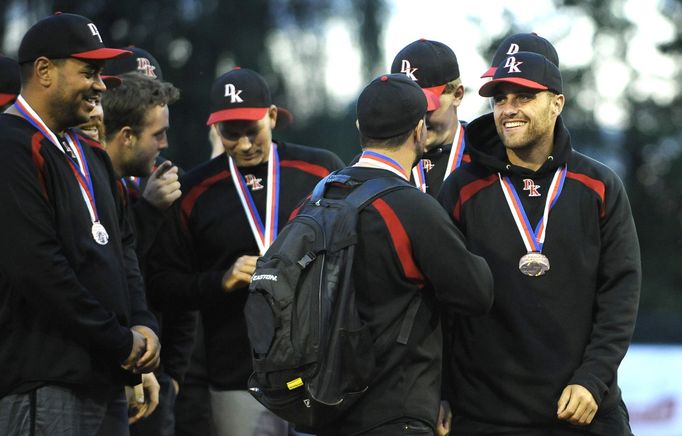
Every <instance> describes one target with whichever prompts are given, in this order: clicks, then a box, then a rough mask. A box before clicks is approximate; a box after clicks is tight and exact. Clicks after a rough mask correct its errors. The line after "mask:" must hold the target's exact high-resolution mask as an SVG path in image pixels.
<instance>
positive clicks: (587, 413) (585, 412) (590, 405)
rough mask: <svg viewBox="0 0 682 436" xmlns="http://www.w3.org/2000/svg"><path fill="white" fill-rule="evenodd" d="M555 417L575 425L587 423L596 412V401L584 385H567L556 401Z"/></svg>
mask: <svg viewBox="0 0 682 436" xmlns="http://www.w3.org/2000/svg"><path fill="white" fill-rule="evenodd" d="M557 405H558V408H557V417H558V418H559V419H561V420H564V421H568V422H570V423H571V424H575V425H588V424H590V423H591V422H592V419H594V415H595V414H596V413H597V409H598V408H599V406H597V402H596V401H594V397H593V396H592V394H591V393H590V391H588V390H587V389H585V388H584V387H582V386H580V385H568V386H566V387H565V388H564V391H563V392H562V393H561V397H560V398H559V402H558V403H557Z"/></svg>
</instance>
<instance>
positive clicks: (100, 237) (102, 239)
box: [92, 221, 109, 245]
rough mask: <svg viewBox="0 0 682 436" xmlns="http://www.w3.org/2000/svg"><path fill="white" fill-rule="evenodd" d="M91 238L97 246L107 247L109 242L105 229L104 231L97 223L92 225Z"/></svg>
mask: <svg viewBox="0 0 682 436" xmlns="http://www.w3.org/2000/svg"><path fill="white" fill-rule="evenodd" d="M92 238H93V239H94V240H95V242H97V243H98V244H99V245H107V242H109V234H108V233H107V229H105V228H104V226H103V225H102V224H101V223H100V222H99V221H95V222H94V223H92Z"/></svg>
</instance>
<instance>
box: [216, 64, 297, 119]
mask: <svg viewBox="0 0 682 436" xmlns="http://www.w3.org/2000/svg"><path fill="white" fill-rule="evenodd" d="M270 106H272V97H271V96H270V87H268V84H267V83H266V82H265V79H263V77H262V76H261V75H260V74H258V73H257V72H255V71H253V70H250V69H248V68H241V67H235V68H233V69H232V70H230V71H228V72H227V73H225V74H223V75H222V76H220V77H218V78H217V79H216V80H215V81H214V82H213V86H211V96H210V103H209V110H210V111H211V115H210V116H209V117H208V121H207V122H206V125H209V126H210V125H211V124H215V123H219V122H221V121H234V120H246V121H258V120H260V119H262V118H263V117H264V116H265V114H266V113H267V112H268V110H269V109H270ZM292 118H293V117H292V116H291V113H290V112H289V111H288V110H286V109H284V108H281V107H278V108H277V121H278V124H277V126H278V127H282V126H284V125H287V124H289V123H291V121H292Z"/></svg>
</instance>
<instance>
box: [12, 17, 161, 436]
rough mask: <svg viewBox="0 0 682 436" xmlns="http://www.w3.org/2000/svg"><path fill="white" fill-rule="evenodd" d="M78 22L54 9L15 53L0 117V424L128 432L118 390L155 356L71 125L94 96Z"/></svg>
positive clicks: (116, 230) (99, 49)
mask: <svg viewBox="0 0 682 436" xmlns="http://www.w3.org/2000/svg"><path fill="white" fill-rule="evenodd" d="M128 54H129V53H128V52H126V51H124V50H117V49H110V48H105V47H104V44H103V43H102V38H101V36H100V33H99V31H98V29H97V27H96V26H95V25H94V24H93V23H92V22H91V21H90V20H88V19H87V18H85V17H82V16H79V15H72V14H57V15H54V16H51V17H48V18H45V19H43V20H41V21H39V22H38V23H36V24H35V25H33V26H32V27H31V28H30V29H29V30H28V31H27V33H26V34H25V35H24V37H23V39H22V41H21V44H20V47H19V63H20V64H21V75H22V88H21V94H20V95H19V97H17V101H16V103H15V105H13V106H12V107H11V108H10V109H8V110H7V111H6V112H5V113H4V114H2V115H0V137H1V138H2V141H3V147H2V148H3V152H4V156H5V158H4V159H2V161H1V162H0V178H1V179H2V180H1V182H2V186H5V188H4V189H3V190H2V191H1V192H0V203H2V205H3V214H2V225H0V229H2V230H0V232H1V233H0V238H1V239H2V241H3V250H1V253H0V265H1V268H2V271H3V274H2V276H3V280H2V281H1V283H0V300H1V301H2V302H3V304H2V307H3V310H2V311H0V324H2V325H3V326H4V327H3V336H2V340H0V367H2V368H3V376H2V377H1V378H0V380H1V381H0V428H3V429H5V430H6V431H9V433H10V434H39V435H47V434H49V435H67V434H68V435H70V434H97V435H105V434H106V435H109V434H111V435H125V434H127V433H128V425H127V401H126V398H125V394H124V390H123V386H124V385H125V384H136V383H138V382H139V378H140V376H139V374H140V373H146V372H150V371H152V370H153V369H154V368H156V366H157V365H158V361H159V341H158V338H157V334H156V331H157V329H158V327H157V324H156V320H155V319H154V317H153V315H152V314H151V313H150V312H149V311H148V310H147V305H146V301H145V295H144V286H143V283H142V277H141V275H140V271H139V267H138V264H137V258H136V256H135V250H134V238H133V236H132V233H131V232H130V228H129V223H128V222H127V220H126V216H125V213H124V211H123V204H122V203H121V198H120V196H119V195H118V191H117V186H116V181H115V176H114V173H113V171H112V168H111V162H110V161H109V159H108V157H107V156H106V153H105V152H104V150H102V149H101V147H100V146H99V144H97V143H94V142H92V141H91V140H89V139H88V138H86V137H84V136H80V135H79V134H78V133H77V132H75V131H74V130H72V127H74V126H77V125H79V124H81V123H83V122H85V121H87V120H88V118H89V114H90V112H91V111H92V110H93V108H94V107H95V105H96V104H97V103H98V101H99V99H100V98H101V94H102V93H103V92H104V91H105V89H106V88H105V85H104V83H103V82H102V80H101V77H100V73H101V71H102V67H103V66H104V60H106V59H111V58H115V57H118V56H125V55H128Z"/></svg>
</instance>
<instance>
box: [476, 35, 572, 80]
mask: <svg viewBox="0 0 682 436" xmlns="http://www.w3.org/2000/svg"><path fill="white" fill-rule="evenodd" d="M520 51H530V52H533V53H537V54H541V55H543V56H544V57H546V58H547V59H548V60H549V61H550V62H551V63H553V64H554V65H556V66H557V67H558V66H559V55H558V54H557V52H556V49H555V48H554V46H553V45H552V43H550V42H549V41H547V40H546V39H545V38H543V37H542V36H539V35H538V34H537V33H534V32H532V33H515V34H513V35H510V36H508V37H506V38H505V39H503V40H502V42H501V43H500V45H498V46H497V50H496V51H495V56H493V62H492V66H491V67H490V68H488V70H487V71H486V72H485V73H483V75H482V76H481V78H484V77H493V75H494V74H495V69H496V68H497V66H498V65H499V64H500V63H501V62H502V61H503V60H504V59H505V58H506V57H507V56H513V55H514V54H516V53H518V52H520Z"/></svg>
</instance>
